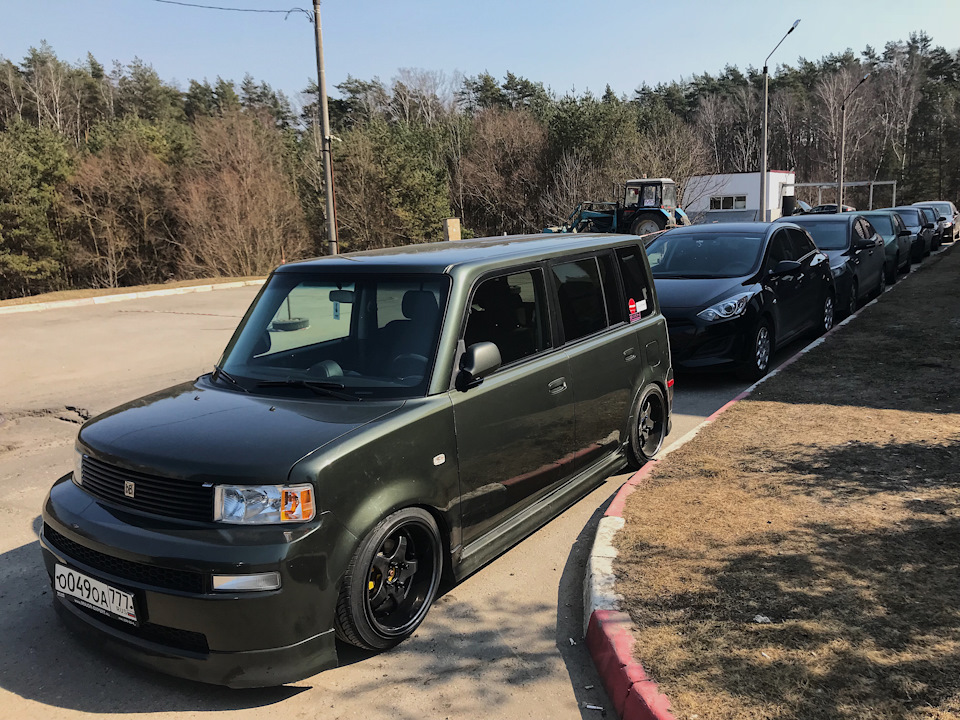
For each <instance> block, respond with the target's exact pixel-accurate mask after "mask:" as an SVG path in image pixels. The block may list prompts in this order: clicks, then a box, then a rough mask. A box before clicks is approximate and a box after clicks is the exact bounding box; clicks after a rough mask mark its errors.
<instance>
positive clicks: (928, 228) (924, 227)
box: [923, 223, 933, 230]
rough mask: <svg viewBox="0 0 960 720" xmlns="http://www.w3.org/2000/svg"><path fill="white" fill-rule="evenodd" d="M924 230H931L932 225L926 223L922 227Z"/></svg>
mask: <svg viewBox="0 0 960 720" xmlns="http://www.w3.org/2000/svg"><path fill="white" fill-rule="evenodd" d="M923 229H924V230H933V223H927V224H926V225H924V226H923Z"/></svg>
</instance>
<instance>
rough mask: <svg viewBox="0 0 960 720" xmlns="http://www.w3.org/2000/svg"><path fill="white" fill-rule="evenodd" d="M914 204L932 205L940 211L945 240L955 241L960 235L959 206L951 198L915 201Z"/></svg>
mask: <svg viewBox="0 0 960 720" xmlns="http://www.w3.org/2000/svg"><path fill="white" fill-rule="evenodd" d="M914 205H915V206H917V205H921V206H925V207H932V208H933V209H934V210H936V211H937V213H939V218H938V219H939V220H940V223H941V225H942V226H943V230H944V233H943V241H944V242H953V241H954V240H956V239H957V238H958V237H960V223H958V222H957V220H958V218H957V214H958V213H957V206H956V205H954V204H953V203H952V202H950V201H949V200H930V201H927V202H918V203H914Z"/></svg>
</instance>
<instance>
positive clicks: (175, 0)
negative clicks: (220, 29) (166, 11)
mask: <svg viewBox="0 0 960 720" xmlns="http://www.w3.org/2000/svg"><path fill="white" fill-rule="evenodd" d="M153 2H158V3H164V4H165V5H182V6H183V7H192V8H202V9H204V10H226V11H228V12H246V13H282V14H284V15H287V16H288V17H289V15H290V13H295V12H302V13H303V14H304V15H306V16H307V17H308V18H310V19H311V20H313V13H311V12H308V11H307V10H304V9H303V8H290V9H289V10H267V9H265V8H237V7H223V6H222V5H199V4H197V3H188V2H180V0H153Z"/></svg>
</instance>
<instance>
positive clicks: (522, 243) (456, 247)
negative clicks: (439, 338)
mask: <svg viewBox="0 0 960 720" xmlns="http://www.w3.org/2000/svg"><path fill="white" fill-rule="evenodd" d="M642 244H643V243H642V241H641V239H640V238H639V237H638V236H636V235H612V234H609V233H541V234H538V235H504V236H500V237H489V238H477V239H475V240H466V241H456V242H435V243H416V244H412V245H400V246H397V247H390V248H379V249H377V250H365V251H361V252H351V253H344V254H343V255H326V256H323V257H319V258H312V259H309V260H301V261H299V262H293V263H288V264H286V265H281V266H280V267H279V268H277V270H276V272H278V273H286V272H304V271H320V272H324V271H332V272H344V271H346V272H355V273H364V272H372V273H378V272H403V273H425V274H431V273H445V272H450V271H451V270H452V269H453V268H455V267H461V266H483V265H490V266H496V265H498V263H500V262H501V261H515V262H523V261H525V260H529V261H536V260H543V259H547V258H552V257H557V256H563V255H572V254H575V253H578V252H589V251H591V250H598V249H603V248H611V247H618V246H623V245H642Z"/></svg>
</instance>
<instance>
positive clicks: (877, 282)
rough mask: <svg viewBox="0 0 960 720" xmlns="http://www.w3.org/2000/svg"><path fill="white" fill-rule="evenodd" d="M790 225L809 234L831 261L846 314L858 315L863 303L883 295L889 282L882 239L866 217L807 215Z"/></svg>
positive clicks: (857, 215) (855, 214)
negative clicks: (861, 302) (795, 225)
mask: <svg viewBox="0 0 960 720" xmlns="http://www.w3.org/2000/svg"><path fill="white" fill-rule="evenodd" d="M790 222H795V223H796V224H797V225H800V226H801V227H802V228H804V229H805V230H806V231H807V232H809V233H810V235H811V237H813V241H814V242H815V243H816V244H817V247H818V248H820V250H822V251H823V252H824V253H826V255H827V257H828V258H830V272H831V273H832V274H833V280H834V282H835V283H836V286H837V303H838V304H839V307H840V308H842V310H843V314H844V315H850V314H852V313H853V312H855V311H856V309H857V308H858V307H859V306H860V301H861V300H864V299H866V298H867V297H874V296H877V295H879V294H880V293H882V292H883V290H884V288H885V287H886V282H887V279H886V275H885V274H884V272H883V270H884V263H885V262H886V251H885V249H884V245H883V238H882V237H881V236H880V234H879V233H878V232H877V231H876V229H875V228H874V227H873V225H871V224H870V221H869V220H867V219H866V218H865V217H863V215H860V214H859V213H855V212H853V213H841V214H840V215H837V214H833V215H807V216H804V217H799V218H791V219H790Z"/></svg>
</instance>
